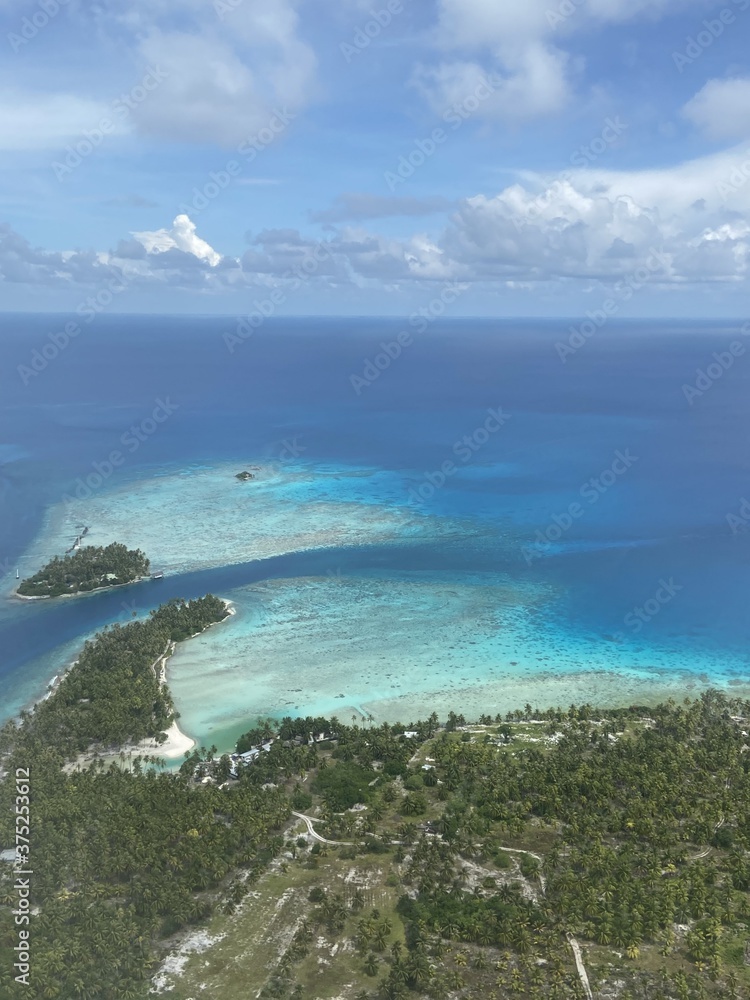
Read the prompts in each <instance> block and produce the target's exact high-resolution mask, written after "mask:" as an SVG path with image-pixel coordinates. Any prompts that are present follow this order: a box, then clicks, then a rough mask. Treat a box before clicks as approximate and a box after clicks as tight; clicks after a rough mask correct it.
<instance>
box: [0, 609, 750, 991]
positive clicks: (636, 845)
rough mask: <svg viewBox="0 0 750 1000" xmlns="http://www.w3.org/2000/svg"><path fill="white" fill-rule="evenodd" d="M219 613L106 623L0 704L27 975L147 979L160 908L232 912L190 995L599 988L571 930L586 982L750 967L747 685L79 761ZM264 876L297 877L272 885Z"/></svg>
mask: <svg viewBox="0 0 750 1000" xmlns="http://www.w3.org/2000/svg"><path fill="white" fill-rule="evenodd" d="M225 614H226V609H225V607H224V604H223V602H221V601H219V600H218V599H217V598H215V597H211V596H209V597H206V598H204V599H203V600H201V601H193V602H190V603H185V602H179V601H178V602H172V603H170V604H168V605H165V606H164V607H162V608H160V609H159V610H158V611H156V612H154V613H153V614H152V615H151V616H150V617H149V619H148V620H146V621H141V622H133V623H131V624H129V625H127V626H124V627H115V628H112V629H108V630H106V631H105V632H103V633H102V634H101V635H99V636H98V637H97V638H96V639H95V640H94V641H93V642H91V643H89V644H87V646H86V648H85V649H84V651H83V653H82V654H81V657H80V659H79V662H78V664H77V665H76V666H74V667H73V668H72V669H71V671H70V672H69V674H68V675H67V677H66V678H65V679H64V681H63V682H62V683H61V685H60V686H59V688H58V690H57V691H56V692H55V694H54V695H53V696H52V697H51V698H50V699H49V700H48V701H46V702H44V703H42V704H40V705H38V706H37V707H36V708H35V710H34V711H33V712H32V713H26V714H24V716H23V717H22V720H21V722H20V726H18V727H16V726H15V725H13V724H8V725H7V726H5V727H4V728H3V729H2V730H0V755H1V759H0V764H1V765H2V769H3V771H5V772H6V773H7V774H9V775H13V774H15V769H16V768H18V767H24V768H26V767H27V768H29V769H30V771H31V786H32V794H31V819H32V842H31V866H32V868H33V871H34V878H33V879H32V903H33V905H34V906H35V907H38V912H37V913H36V914H35V916H34V917H33V921H32V929H33V955H34V961H33V963H32V974H31V976H32V978H31V985H30V987H29V995H32V996H38V997H47V998H50V1000H77V998H79V997H80V998H83V1000H128V998H134V1000H145V998H146V997H147V996H148V994H149V989H150V986H151V976H152V975H153V973H154V972H155V970H156V968H157V967H158V963H159V957H160V955H163V954H164V948H165V942H166V941H167V940H168V939H169V938H170V936H171V935H173V934H174V932H176V931H177V930H179V929H181V928H186V927H190V926H191V925H193V926H195V927H197V926H200V925H202V924H205V923H206V922H208V927H209V929H211V928H213V927H215V926H217V922H219V921H223V923H220V924H218V926H220V927H221V933H220V934H219V935H218V937H217V941H218V942H219V943H217V944H215V945H214V946H213V948H212V949H210V950H209V952H204V953H203V954H202V955H201V956H199V957H196V959H195V964H196V971H195V978H194V979H192V980H191V979H189V978H187V979H185V981H184V982H183V981H182V980H181V979H180V977H177V978H176V979H173V980H172V981H171V983H170V986H172V987H173V991H172V993H171V994H170V995H171V996H172V997H173V1000H187V998H188V997H194V996H196V995H198V990H199V989H200V988H201V986H200V984H201V983H204V984H207V986H208V989H209V990H210V991H211V992H212V995H217V996H218V995H221V996H223V997H225V1000H235V998H244V997H246V996H249V995H253V996H255V995H258V994H259V995H260V996H261V997H264V998H279V1000H297V998H300V997H308V996H309V997H316V998H326V1000H327V998H331V1000H332V998H333V997H338V996H346V997H351V1000H410V998H412V997H413V998H414V1000H418V998H434V1000H440V998H447V997H449V996H454V997H461V998H474V997H476V998H482V1000H493V998H495V1000H499V998H505V997H513V996H521V995H524V994H525V995H526V996H527V997H530V998H545V1000H546V998H551V1000H564V998H569V997H573V998H584V997H585V995H586V994H585V991H584V987H583V985H582V980H581V978H580V976H579V971H578V969H577V967H576V964H575V962H574V949H578V948H580V949H581V955H582V960H584V961H585V965H586V969H587V972H588V977H589V979H590V981H591V987H592V990H593V995H594V996H595V997H597V998H598V997H607V998H612V1000H615V998H616V1000H707V998H716V1000H734V998H740V997H743V996H747V995H750V974H749V973H750V969H748V968H747V967H746V966H745V963H744V955H745V953H746V948H747V944H748V926H750V759H749V758H750V752H748V743H747V740H748V737H747V732H746V727H747V726H748V721H747V720H748V719H750V703H746V702H742V701H739V700H729V699H727V698H726V697H724V696H722V695H720V694H718V693H716V692H708V693H706V694H704V695H703V696H702V697H701V698H700V699H699V700H698V701H695V702H686V703H685V704H683V705H676V704H667V705H661V706H658V707H657V708H650V709H646V708H638V707H633V708H630V709H622V710H613V711H608V712H596V711H594V710H593V709H592V708H591V707H590V706H581V707H571V708H570V709H569V710H568V711H561V710H559V709H557V710H550V711H547V712H538V711H534V710H532V709H531V706H526V709H524V710H523V711H521V712H516V713H511V714H509V715H508V716H505V717H504V718H502V717H500V716H496V717H494V718H491V717H489V716H485V717H483V720H482V724H481V725H478V726H466V725H465V720H464V719H463V717H462V716H460V715H455V714H451V716H450V718H449V719H448V721H447V724H446V725H445V726H443V727H440V725H439V722H438V719H437V718H436V717H435V716H434V715H433V716H432V717H431V718H430V719H428V720H427V721H426V722H417V723H413V724H411V725H410V726H409V727H408V729H409V731H410V738H407V737H406V736H405V735H404V731H405V728H406V727H404V726H391V725H387V724H383V725H381V726H377V727H376V726H374V725H372V724H370V725H367V724H363V725H351V726H347V725H344V724H343V723H342V722H341V721H340V720H338V719H322V718H316V719H310V718H308V719H291V718H287V719H284V720H282V721H281V723H274V722H273V720H269V719H266V720H258V723H257V724H256V725H255V726H254V727H253V728H251V729H249V730H248V732H247V733H246V734H245V736H244V737H243V739H242V740H241V741H240V745H243V746H253V745H256V744H257V743H259V742H261V741H266V740H268V739H270V738H274V742H273V745H272V747H271V749H270V751H269V752H267V753H261V754H260V755H259V757H258V760H257V762H256V763H253V764H251V765H249V766H247V767H246V768H240V770H239V780H237V781H230V780H228V778H229V771H230V766H231V764H230V760H229V757H228V756H227V755H224V756H222V757H220V758H218V759H217V758H216V754H217V750H216V748H215V747H211V748H209V749H206V748H200V749H199V750H196V751H195V752H193V753H191V754H189V755H188V756H187V758H186V760H185V762H184V764H183V766H182V767H181V768H180V770H179V772H178V773H175V774H168V773H163V772H159V771H157V770H155V768H154V766H153V760H151V759H150V758H143V757H137V758H136V759H135V760H133V761H130V760H128V759H127V758H126V757H125V756H124V755H122V754H121V755H120V758H121V759H120V761H119V762H117V760H115V762H114V763H111V764H108V765H107V764H105V763H104V762H103V761H102V760H101V759H95V760H94V761H93V763H90V764H89V766H87V767H85V769H81V766H82V765H81V764H77V765H72V764H71V763H70V762H71V761H72V760H74V759H75V757H76V755H77V754H78V753H79V751H80V750H82V749H84V748H89V747H90V746H91V744H92V743H96V744H98V745H99V747H100V748H102V749H103V748H104V747H105V746H106V745H110V744H119V743H122V742H124V741H125V740H132V739H137V738H141V737H142V736H146V735H148V736H153V735H155V734H157V733H159V732H160V731H161V730H162V728H163V727H164V726H165V725H167V724H168V723H169V721H171V719H172V717H173V709H172V704H171V699H170V696H169V692H168V690H167V689H166V687H165V686H164V685H163V684H161V682H160V679H159V672H158V661H159V660H160V659H161V657H162V656H163V655H164V654H165V653H166V652H168V651H169V649H170V646H171V643H173V642H175V641H178V640H179V639H183V638H186V637H187V636H189V635H192V634H194V633H195V632H198V631H200V630H201V629H203V628H205V627H206V626H207V625H209V624H211V623H212V622H214V621H218V620H220V619H221V618H222V617H224V616H225ZM321 737H324V738H323V739H321ZM206 776H207V777H208V779H209V780H208V783H207V784H201V783H199V782H198V781H197V780H196V777H198V778H205V777H206ZM14 795H15V786H14V784H13V782H12V780H11V778H9V777H6V778H5V779H4V780H3V781H2V782H0V847H4V846H9V845H11V844H12V843H13V834H14V817H13V799H14ZM355 804H356V805H358V806H359V807H360V808H358V809H357V810H353V809H352V806H354V805H355ZM362 807H364V808H362ZM291 809H296V810H299V811H304V812H305V813H306V814H308V815H312V816H313V817H316V820H315V822H316V824H319V826H320V831H321V834H322V836H323V838H324V840H323V842H321V841H319V840H315V839H313V838H312V836H311V835H310V834H309V833H308V831H307V829H306V827H304V826H303V827H302V832H303V834H304V835H303V836H300V828H299V824H298V823H297V821H296V820H291V819H290V811H291ZM290 823H291V825H290ZM285 826H286V833H285V831H284V828H285ZM295 831H296V832H295ZM336 845H338V846H336ZM273 859H276V861H275V862H274V863H273V865H271V868H270V874H269V875H266V874H265V873H266V872H268V871H269V864H270V863H271V862H272V861H273ZM362 873H369V875H366V877H363V875H362ZM10 875H11V873H10V869H9V868H7V867H6V868H5V870H4V871H3V870H0V995H2V996H5V995H13V992H12V990H11V987H12V986H13V987H14V984H13V983H12V978H11V975H10V969H11V968H12V961H13V960H12V957H11V949H12V947H13V944H14V943H15V928H14V927H13V924H12V915H11V911H10V907H11V905H12V904H13V903H14V901H15V897H14V895H13V890H12V881H11V877H10ZM269 878H271V879H277V880H278V879H282V881H281V882H280V883H278V884H279V889H278V892H279V894H280V895H279V897H278V898H271V899H270V900H269V901H268V908H267V909H266V910H259V911H257V912H256V911H255V910H254V907H256V906H258V907H261V905H262V893H260V892H258V891H257V890H258V889H260V888H262V887H263V885H265V884H266V882H267V880H268V879H269ZM273 884H277V883H273ZM296 886H298V887H299V888H298V889H296V888H295V887H296ZM373 886H374V887H375V888H373ZM295 893H297V896H296V897H295ZM294 898H297V899H298V906H297V908H296V909H293V910H292V911H291V912H290V917H289V924H288V926H287V927H284V926H281V927H279V926H277V925H275V924H274V923H273V921H274V920H275V919H276V916H275V915H276V914H278V913H279V912H280V907H281V908H282V909H283V907H284V906H286V905H287V902H286V901H289V900H292V899H294ZM240 904H241V905H240ZM300 907H302V908H303V909H300ZM243 921H245V922H244V923H243ZM264 922H267V923H268V925H269V928H270V929H269V935H270V936H269V937H267V938H265V939H263V938H262V931H263V925H264ZM250 932H251V933H252V934H253V935H255V937H253V941H258V942H261V943H259V944H257V948H258V950H257V952H256V951H254V948H255V947H256V945H254V944H253V945H250V944H249V943H248V933H250ZM233 938H237V941H236V950H235V952H234V953H232V952H231V951H229V949H231V947H232V941H233ZM269 941H273V942H280V945H279V946H280V948H281V950H280V951H278V953H277V957H276V958H274V957H273V952H272V953H269V951H268V947H269V945H268V942H269ZM225 948H226V949H227V950H228V951H227V954H226V955H225V953H224V952H223V951H222V949H225ZM274 948H275V949H276V948H277V946H276V944H274ZM213 950H216V952H217V958H216V959H215V960H213V962H212V960H211V953H212V951H213ZM333 956H335V959H334V958H333ZM337 963H338V964H337ZM208 965H210V968H211V973H210V975H209V974H208V973H207V972H206V971H205V967H206V966H208ZM188 971H190V970H188ZM212 977H213V978H212ZM9 991H10V992H9Z"/></svg>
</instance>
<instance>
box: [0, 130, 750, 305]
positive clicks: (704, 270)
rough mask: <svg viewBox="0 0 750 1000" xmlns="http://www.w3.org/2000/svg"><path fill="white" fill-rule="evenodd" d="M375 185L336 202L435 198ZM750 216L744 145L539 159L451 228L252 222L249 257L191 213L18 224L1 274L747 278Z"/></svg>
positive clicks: (235, 278) (191, 283)
mask: <svg viewBox="0 0 750 1000" xmlns="http://www.w3.org/2000/svg"><path fill="white" fill-rule="evenodd" d="M370 197H371V196H366V195H357V196H354V195H345V196H344V195H342V196H341V199H339V201H338V202H337V203H336V204H335V205H334V209H333V210H329V211H336V210H337V209H340V211H339V215H342V214H343V215H346V214H347V212H348V213H349V214H350V215H356V214H357V212H359V213H360V214H363V215H366V216H367V217H368V218H369V219H374V218H377V214H376V213H378V214H379V215H380V216H381V217H385V216H386V215H388V214H390V213H391V212H394V211H399V212H400V213H402V214H404V215H407V216H408V215H409V214H416V211H417V209H420V208H424V205H422V206H420V205H418V204H417V203H416V202H418V199H415V200H414V201H415V203H412V201H411V199H408V198H406V199H399V198H394V199H387V198H380V197H374V198H373V200H370ZM411 210H413V211H411ZM748 219H750V149H746V148H743V147H737V148H735V149H732V150H728V151H726V152H724V153H721V154H715V155H713V156H707V157H702V158H699V159H696V160H692V161H688V162H685V163H682V164H678V165H676V166H674V167H671V168H663V169H658V170H642V171H630V172H626V171H605V170H595V169H593V168H589V169H578V170H574V171H569V172H566V173H565V174H563V175H560V176H558V177H543V176H539V175H534V174H528V173H527V174H524V175H522V176H519V178H518V180H517V181H516V183H513V184H510V185H508V186H506V187H504V188H503V189H502V190H499V191H497V192H496V193H494V194H478V195H474V196H473V197H469V198H464V199H462V200H460V201H458V202H455V203H454V204H453V205H452V210H451V212H450V215H449V219H448V222H447V224H445V225H443V226H442V227H441V229H440V230H439V231H437V232H432V233H430V232H424V231H417V232H414V233H413V234H412V235H411V236H409V237H408V238H405V239H401V238H395V237H386V236H383V235H382V234H379V233H377V232H374V231H372V228H371V227H369V226H368V227H365V226H364V225H362V224H360V223H358V221H357V220H356V219H341V224H340V225H336V224H335V223H334V222H331V223H330V225H331V231H330V233H329V235H328V236H327V238H326V239H325V240H322V241H317V240H315V239H312V238H310V237H308V236H305V235H304V234H302V233H300V232H299V231H298V230H296V229H265V230H263V231H261V232H260V233H258V234H257V235H255V236H252V235H249V236H248V243H249V247H248V249H247V250H246V252H245V253H244V254H243V255H242V257H241V258H240V259H237V258H234V257H231V256H224V255H222V253H221V251H220V250H219V249H216V248H214V247H212V246H211V245H210V244H209V243H207V242H206V241H205V240H204V239H203V238H202V237H200V236H199V235H198V233H197V231H196V227H195V224H194V223H193V222H192V220H191V219H190V218H189V217H188V216H185V215H182V216H178V217H177V218H176V219H175V221H174V222H173V224H172V225H171V226H168V227H165V228H163V229H158V230H153V231H147V232H134V233H132V234H131V235H130V237H129V238H128V239H124V240H121V241H120V242H119V243H118V244H117V246H116V248H115V249H114V250H111V251H100V252H92V251H87V252H84V251H72V250H66V251H62V252H55V251H45V250H39V249H36V248H33V247H32V246H30V244H29V243H28V242H27V241H26V240H25V239H24V238H23V237H22V236H20V235H19V234H18V233H16V232H14V231H13V230H11V229H10V228H9V227H7V226H6V227H4V228H2V229H0V278H1V279H2V280H4V281H6V282H21V283H26V284H39V283H46V284H50V285H55V286H58V285H67V286H71V287H75V286H79V285H80V286H82V287H83V286H87V287H90V286H92V285H93V286H96V285H97V284H99V285H101V284H103V283H104V282H105V281H106V280H108V279H109V278H110V277H111V275H112V274H120V275H122V276H124V277H125V278H127V280H128V282H130V283H135V284H140V285H160V284H161V285H168V286H169V287H172V288H174V287H179V288H186V289H193V290H197V291H200V292H207V293H216V294H220V293H225V292H229V291H231V290H240V289H248V288H269V287H283V288H289V287H299V285H300V282H302V281H304V282H311V283H314V284H315V285H317V286H322V287H324V288H328V289H333V288H340V287H342V286H347V285H348V286H351V287H355V288H356V287H370V288H385V287H396V286H401V285H404V286H406V285H408V284H415V283H423V284H429V283H435V282H442V281H459V282H462V283H466V284H487V285H505V286H507V285H508V283H509V282H512V283H513V286H514V287H519V283H523V284H524V285H530V286H532V287H534V286H535V285H538V284H539V283H548V282H554V281H557V282H560V281H562V282H566V283H569V282H572V281H577V282H579V283H580V284H581V286H582V287H586V288H590V287H592V282H593V283H599V284H602V285H606V286H610V287H611V286H613V285H615V284H616V283H617V282H618V281H621V280H623V279H627V278H628V276H630V275H633V274H634V273H637V270H638V268H639V267H640V268H642V266H643V264H644V263H645V262H647V261H653V260H658V262H659V264H658V267H651V268H650V269H649V278H648V280H649V281H652V282H655V283H660V284H664V285H667V284H669V285H672V286H680V285H685V284H690V283H705V282H731V283H741V282H744V281H746V280H747V278H748V268H749V267H750V223H749V222H748ZM362 221H364V220H362ZM655 255H656V256H655Z"/></svg>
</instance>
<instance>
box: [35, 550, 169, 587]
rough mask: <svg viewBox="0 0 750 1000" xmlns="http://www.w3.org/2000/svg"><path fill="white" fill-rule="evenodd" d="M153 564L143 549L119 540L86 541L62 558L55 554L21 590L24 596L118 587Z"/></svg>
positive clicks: (145, 573)
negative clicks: (110, 542)
mask: <svg viewBox="0 0 750 1000" xmlns="http://www.w3.org/2000/svg"><path fill="white" fill-rule="evenodd" d="M149 565H150V564H149V561H148V559H147V558H146V556H145V554H144V553H143V552H141V550H140V549H128V548H127V547H126V546H124V545H121V544H120V543H119V542H113V543H112V544H111V545H107V546H106V547H104V548H102V547H101V546H96V545H86V546H84V547H83V548H81V549H78V550H77V551H76V552H74V553H73V555H65V556H63V557H62V559H60V558H59V557H58V556H55V558H54V559H53V560H52V561H51V562H49V563H47V565H46V566H45V567H44V568H43V569H40V570H39V572H38V573H35V574H34V575H33V576H30V577H28V578H27V579H26V580H22V581H21V583H20V584H19V586H18V593H19V594H22V595H23V596H24V597H60V596H62V595H63V594H78V593H82V592H87V591H91V590H97V589H98V588H100V587H115V586H117V585H118V584H123V583H132V582H133V581H134V580H139V579H140V578H141V577H144V576H148V572H149Z"/></svg>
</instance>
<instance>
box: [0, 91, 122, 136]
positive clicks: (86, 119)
mask: <svg viewBox="0 0 750 1000" xmlns="http://www.w3.org/2000/svg"><path fill="white" fill-rule="evenodd" d="M105 121H107V122H109V125H107V127H106V134H107V135H113V134H115V133H116V132H123V131H125V126H124V125H123V124H122V123H121V122H119V121H118V120H117V118H116V116H115V115H114V114H113V112H112V108H111V106H109V105H107V104H105V103H103V102H101V101H97V100H91V99H88V98H82V97H75V96H73V95H70V94H32V93H27V92H21V91H17V90H3V91H2V92H0V150H25V149H49V150H59V149H61V148H63V147H64V146H65V145H66V143H68V142H70V141H71V139H75V138H80V137H83V136H85V134H86V132H92V131H94V130H97V129H101V126H102V123H103V122H105Z"/></svg>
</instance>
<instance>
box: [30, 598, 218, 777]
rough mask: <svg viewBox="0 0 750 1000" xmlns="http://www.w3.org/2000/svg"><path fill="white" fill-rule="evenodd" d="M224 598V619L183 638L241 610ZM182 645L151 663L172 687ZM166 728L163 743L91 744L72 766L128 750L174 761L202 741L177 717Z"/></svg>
mask: <svg viewBox="0 0 750 1000" xmlns="http://www.w3.org/2000/svg"><path fill="white" fill-rule="evenodd" d="M106 589H109V588H106ZM220 600H221V601H222V602H223V604H224V607H225V609H226V612H227V615H226V617H225V618H222V619H221V621H218V622H211V623H210V624H209V625H207V626H206V627H205V628H204V629H203V630H202V631H200V632H195V633H194V634H193V635H191V636H189V637H188V638H187V639H184V640H182V641H183V642H190V639H194V638H196V636H199V635H203V633H204V632H207V631H208V630H209V629H210V628H213V627H214V626H215V625H221V624H222V622H225V621H227V619H228V618H230V617H232V616H233V615H235V614H236V613H237V610H236V608H235V606H234V602H233V601H230V600H227V599H226V598H220ZM178 645H179V644H178V643H176V642H170V643H169V645H168V646H167V648H166V649H165V651H164V652H163V653H162V654H161V656H159V657H157V659H156V660H155V661H154V663H153V664H152V665H151V669H152V670H153V671H154V673H155V674H156V672H157V671H158V678H157V679H158V681H159V683H160V684H163V685H166V686H167V687H168V682H167V664H168V662H169V660H170V659H171V658H172V655H173V653H174V651H175V649H176V648H177V646H178ZM77 662H78V661H77V660H73V661H72V662H71V663H69V664H68V666H67V667H65V669H64V670H62V671H60V672H59V673H57V674H55V675H54V677H53V678H52V680H51V681H50V682H49V684H48V685H47V691H46V693H45V694H44V695H42V696H41V697H40V698H37V699H36V700H35V701H34V702H33V703H32V704H31V705H30V706H29V707H30V708H31V709H33V707H34V706H35V705H37V704H39V703H40V702H43V701H46V700H47V699H48V698H50V697H51V696H52V695H53V694H54V693H55V691H56V690H57V688H58V687H59V686H60V684H61V683H62V681H63V680H64V679H65V677H66V675H67V674H68V673H69V672H70V670H71V669H72V668H73V667H74V666H75V665H76V663H77ZM170 694H171V692H170ZM162 732H164V733H165V734H166V737H167V738H166V740H165V741H164V742H163V743H159V742H158V741H157V739H156V737H150V738H147V739H144V740H140V741H139V742H138V743H124V744H121V745H120V746H117V747H109V748H107V750H106V752H104V753H100V752H98V751H96V750H92V749H91V747H89V749H88V750H86V751H85V752H84V753H81V754H79V755H78V757H77V758H76V760H75V761H74V762H72V764H71V765H70V766H71V767H73V768H75V767H82V766H83V765H84V764H87V763H90V762H91V761H93V760H95V759H97V758H98V759H102V758H104V759H105V760H108V759H111V760H116V759H117V758H119V757H120V755H121V754H128V755H129V756H133V755H135V756H145V755H148V756H157V757H163V758H164V759H165V760H169V761H174V760H177V759H178V758H180V757H183V756H184V755H185V753H189V752H190V751H191V750H192V749H193V748H194V747H196V746H197V745H198V742H197V740H195V739H193V737H192V736H188V735H187V733H184V732H183V731H182V730H181V729H180V727H179V725H178V723H177V719H176V718H175V719H174V720H173V721H172V723H171V725H169V726H168V727H167V728H166V729H164V730H162Z"/></svg>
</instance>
